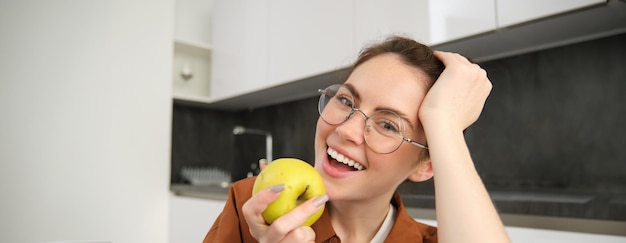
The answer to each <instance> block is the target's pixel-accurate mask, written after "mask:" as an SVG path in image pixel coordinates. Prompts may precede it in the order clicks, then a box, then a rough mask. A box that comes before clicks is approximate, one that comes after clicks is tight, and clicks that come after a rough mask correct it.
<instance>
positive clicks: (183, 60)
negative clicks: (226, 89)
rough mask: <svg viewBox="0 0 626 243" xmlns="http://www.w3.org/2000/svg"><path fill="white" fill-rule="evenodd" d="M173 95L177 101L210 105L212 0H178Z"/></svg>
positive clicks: (176, 4) (175, 26)
mask: <svg viewBox="0 0 626 243" xmlns="http://www.w3.org/2000/svg"><path fill="white" fill-rule="evenodd" d="M175 7H176V8H175V12H174V40H173V41H174V60H173V72H172V94H173V97H174V99H176V100H187V101H197V102H209V101H210V100H209V96H210V80H211V79H210V78H211V72H210V70H211V49H212V47H211V44H210V43H211V29H210V27H211V19H212V15H211V11H212V1H211V0H176V1H175Z"/></svg>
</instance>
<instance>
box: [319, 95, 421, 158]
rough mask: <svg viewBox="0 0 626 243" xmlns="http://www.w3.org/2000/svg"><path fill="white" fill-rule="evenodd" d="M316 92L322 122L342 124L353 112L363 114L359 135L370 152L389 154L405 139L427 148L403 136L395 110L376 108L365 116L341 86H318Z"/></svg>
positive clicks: (400, 119)
mask: <svg viewBox="0 0 626 243" xmlns="http://www.w3.org/2000/svg"><path fill="white" fill-rule="evenodd" d="M318 92H320V94H321V95H320V100H319V103H318V104H317V111H318V112H319V114H320V117H321V118H322V120H324V122H326V123H328V124H330V125H339V124H342V123H344V122H345V121H347V120H348V119H350V117H351V116H352V114H354V113H355V112H356V111H358V112H360V113H361V114H362V115H363V116H364V117H365V127H364V128H365V129H364V131H363V136H364V137H365V143H366V144H367V146H368V147H369V148H370V149H371V150H372V151H374V152H376V153H379V154H389V153H393V152H395V151H396V150H398V148H400V145H402V143H403V142H405V141H406V142H408V143H410V144H413V145H415V146H417V147H420V148H423V149H428V146H426V145H423V144H421V143H418V142H416V141H414V140H412V139H410V138H407V137H406V136H405V134H406V129H405V125H404V123H405V122H404V120H403V119H402V118H401V117H400V116H399V115H398V114H397V113H395V112H393V111H390V110H378V111H375V112H374V113H372V114H371V115H369V116H368V115H367V114H365V113H364V112H363V111H361V110H359V109H358V108H356V107H355V103H354V98H353V96H352V92H350V90H349V89H348V88H346V87H345V86H343V85H340V84H335V85H331V86H329V87H328V88H326V89H323V90H322V89H320V90H318Z"/></svg>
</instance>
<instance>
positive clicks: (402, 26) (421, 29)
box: [353, 0, 430, 53]
mask: <svg viewBox="0 0 626 243" xmlns="http://www.w3.org/2000/svg"><path fill="white" fill-rule="evenodd" d="M354 5H355V6H354V20H355V23H354V34H355V48H356V49H355V50H354V51H353V52H354V53H356V52H357V51H358V49H360V48H362V47H363V46H365V45H367V44H369V43H371V42H372V41H380V40H383V39H384V38H385V37H387V36H388V35H390V34H399V35H404V36H408V37H411V38H413V39H415V40H417V41H420V42H423V43H427V42H428V41H429V38H430V37H429V36H430V34H429V30H430V28H429V27H428V23H429V20H428V0H391V1H381V0H358V1H355V2H354Z"/></svg>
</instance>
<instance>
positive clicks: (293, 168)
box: [252, 158, 326, 226]
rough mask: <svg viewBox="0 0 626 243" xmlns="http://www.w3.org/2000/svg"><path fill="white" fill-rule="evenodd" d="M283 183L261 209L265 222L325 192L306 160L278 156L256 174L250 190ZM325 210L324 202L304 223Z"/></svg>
mask: <svg viewBox="0 0 626 243" xmlns="http://www.w3.org/2000/svg"><path fill="white" fill-rule="evenodd" d="M278 184H284V185H285V190H283V191H282V192H280V196H278V198H277V199H276V201H274V202H272V203H270V205H268V206H267V208H266V209H265V211H264V212H263V218H264V219H265V222H267V223H268V224H272V223H273V222H274V220H276V219H277V218H279V217H280V216H283V215H284V214H286V213H288V212H289V211H291V210H292V209H294V208H295V207H297V206H298V205H300V204H301V203H303V202H305V201H306V200H308V199H311V198H314V197H317V196H320V195H324V194H326V188H325V187H324V182H323V181H322V177H321V176H320V174H319V172H317V170H315V168H313V166H311V165H310V164H309V163H307V162H304V161H302V160H300V159H295V158H281V159H276V160H274V161H272V162H271V163H269V164H268V165H267V166H266V167H265V168H264V169H263V170H262V171H261V173H259V175H258V176H257V178H256V180H255V181H254V187H253V188H252V194H253V195H254V194H256V193H257V192H259V191H261V190H263V189H266V188H268V187H271V186H274V185H278ZM323 212H324V205H322V207H321V208H320V209H319V210H318V211H317V212H316V213H315V214H313V215H312V216H311V217H309V218H308V219H307V220H306V221H305V222H304V224H303V225H306V226H311V225H312V224H313V223H315V221H316V220H317V219H319V217H320V216H322V213H323Z"/></svg>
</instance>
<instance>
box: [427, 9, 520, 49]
mask: <svg viewBox="0 0 626 243" xmlns="http://www.w3.org/2000/svg"><path fill="white" fill-rule="evenodd" d="M495 1H496V0H471V1H468V0H430V1H428V2H429V11H428V14H429V19H430V23H429V27H430V40H429V41H428V43H429V44H433V45H434V44H439V43H443V42H447V41H452V40H456V39H460V38H464V37H468V36H472V35H476V34H481V33H484V32H488V31H493V30H495V29H496V12H495ZM519 1H522V0H519Z"/></svg>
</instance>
